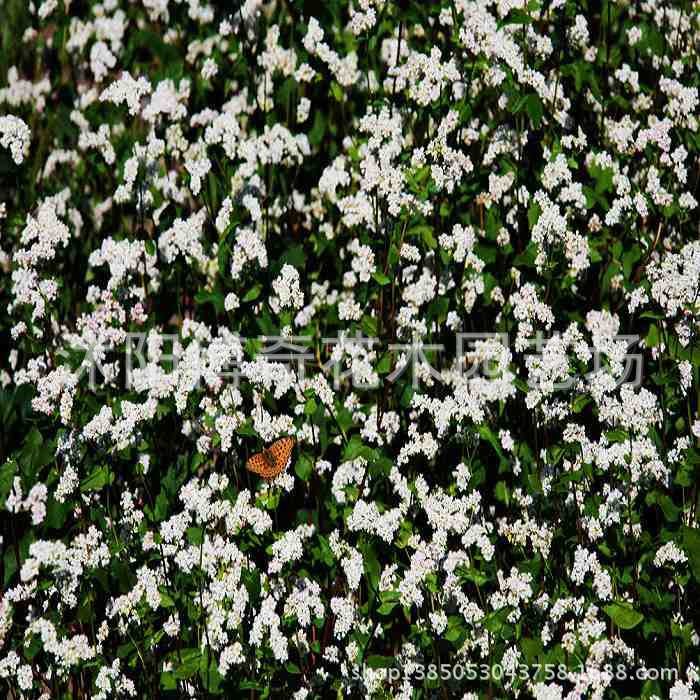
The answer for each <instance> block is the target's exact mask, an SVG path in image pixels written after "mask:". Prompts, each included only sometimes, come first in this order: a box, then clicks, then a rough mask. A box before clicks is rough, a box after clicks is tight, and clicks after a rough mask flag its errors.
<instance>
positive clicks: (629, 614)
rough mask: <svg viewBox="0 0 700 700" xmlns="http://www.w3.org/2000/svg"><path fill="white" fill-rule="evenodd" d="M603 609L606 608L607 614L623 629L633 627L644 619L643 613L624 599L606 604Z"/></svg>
mask: <svg viewBox="0 0 700 700" xmlns="http://www.w3.org/2000/svg"><path fill="white" fill-rule="evenodd" d="M603 610H605V613H606V615H607V616H608V617H609V618H610V619H611V620H612V621H613V622H614V623H615V624H616V625H617V626H618V627H619V628H620V629H623V630H631V629H633V628H634V627H636V626H637V625H638V624H639V623H640V622H641V621H642V620H643V619H644V615H642V613H640V612H638V611H637V610H635V609H634V608H633V607H632V606H631V605H630V604H629V603H627V602H624V601H623V602H619V603H611V604H610V605H606V606H605V607H604V608H603Z"/></svg>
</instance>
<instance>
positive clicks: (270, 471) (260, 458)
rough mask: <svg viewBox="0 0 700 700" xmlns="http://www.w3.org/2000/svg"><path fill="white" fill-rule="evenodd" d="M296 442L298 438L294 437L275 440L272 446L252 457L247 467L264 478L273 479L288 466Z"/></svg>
mask: <svg viewBox="0 0 700 700" xmlns="http://www.w3.org/2000/svg"><path fill="white" fill-rule="evenodd" d="M295 443H296V440H295V439H294V438H292V437H284V438H280V439H279V440H275V442H273V443H272V444H271V445H270V447H268V448H267V449H265V450H263V451H262V452H258V453H257V454H254V455H253V456H252V457H250V458H249V459H248V462H247V463H246V467H247V468H248V469H249V470H250V471H251V472H254V473H255V474H258V475H260V476H261V477H262V478H263V479H266V480H268V481H271V480H272V479H274V478H275V477H276V476H278V475H279V474H281V473H282V471H283V470H284V468H285V467H286V466H287V463H288V462H289V459H290V457H291V456H292V450H293V449H294V445H295Z"/></svg>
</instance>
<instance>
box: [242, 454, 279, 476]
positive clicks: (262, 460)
mask: <svg viewBox="0 0 700 700" xmlns="http://www.w3.org/2000/svg"><path fill="white" fill-rule="evenodd" d="M265 452H266V451H265ZM265 452H258V453H256V454H254V455H253V456H252V457H249V458H248V461H247V462H246V465H245V466H246V469H248V471H251V472H253V473H254V474H259V475H260V476H262V477H265V475H266V474H267V473H269V471H270V469H271V468H272V464H271V463H270V459H269V457H268V456H267V454H265ZM265 478H267V477H265Z"/></svg>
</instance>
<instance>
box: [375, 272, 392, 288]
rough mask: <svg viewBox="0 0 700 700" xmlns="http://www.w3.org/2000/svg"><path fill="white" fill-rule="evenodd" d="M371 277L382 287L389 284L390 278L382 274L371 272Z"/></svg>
mask: <svg viewBox="0 0 700 700" xmlns="http://www.w3.org/2000/svg"><path fill="white" fill-rule="evenodd" d="M372 277H374V279H375V281H376V282H377V283H378V284H380V285H381V286H382V287H383V286H385V285H387V284H389V283H390V282H391V278H390V277H387V276H386V275H385V274H384V273H383V272H373V273H372Z"/></svg>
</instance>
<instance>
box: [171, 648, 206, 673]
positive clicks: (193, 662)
mask: <svg viewBox="0 0 700 700" xmlns="http://www.w3.org/2000/svg"><path fill="white" fill-rule="evenodd" d="M180 658H181V659H182V663H181V664H179V665H178V666H177V667H176V668H175V671H174V673H173V675H174V676H175V678H177V679H178V680H182V679H184V678H191V677H192V676H194V674H195V673H197V671H199V665H200V663H201V661H202V652H201V651H200V650H199V649H196V648H192V649H183V650H182V651H181V652H180Z"/></svg>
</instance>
